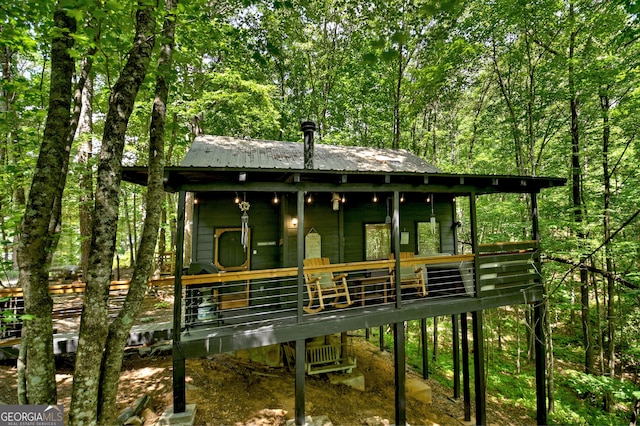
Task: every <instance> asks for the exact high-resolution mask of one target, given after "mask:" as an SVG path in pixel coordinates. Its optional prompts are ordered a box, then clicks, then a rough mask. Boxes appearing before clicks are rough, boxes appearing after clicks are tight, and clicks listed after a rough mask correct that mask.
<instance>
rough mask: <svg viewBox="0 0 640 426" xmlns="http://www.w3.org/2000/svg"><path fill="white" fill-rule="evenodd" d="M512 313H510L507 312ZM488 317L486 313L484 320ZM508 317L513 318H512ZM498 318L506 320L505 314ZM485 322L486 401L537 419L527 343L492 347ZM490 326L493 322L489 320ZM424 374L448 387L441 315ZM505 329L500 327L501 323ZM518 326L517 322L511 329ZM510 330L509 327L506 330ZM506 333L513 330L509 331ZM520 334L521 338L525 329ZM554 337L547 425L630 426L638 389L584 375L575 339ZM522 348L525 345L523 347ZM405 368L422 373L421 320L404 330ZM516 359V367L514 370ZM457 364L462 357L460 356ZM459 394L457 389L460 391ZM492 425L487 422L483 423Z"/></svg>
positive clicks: (446, 332) (447, 325)
mask: <svg viewBox="0 0 640 426" xmlns="http://www.w3.org/2000/svg"><path fill="white" fill-rule="evenodd" d="M508 315H513V312H510V313H508ZM486 317H487V316H486V315H485V318H486ZM511 319H513V318H511ZM500 320H502V321H504V323H508V321H506V317H505V312H502V313H501V315H500ZM488 322H489V321H487V320H486V319H485V325H484V327H485V330H484V332H485V333H484V334H485V346H484V355H485V375H486V382H487V391H486V392H487V393H486V395H487V402H488V403H490V404H492V405H496V406H497V407H498V409H499V408H500V407H503V408H504V409H505V410H507V409H509V410H513V409H514V407H515V408H517V409H519V410H522V411H523V412H525V413H526V415H527V417H529V418H532V419H535V418H536V383H535V363H534V360H533V359H531V360H528V359H527V349H526V342H523V340H525V339H522V340H518V339H508V338H501V341H500V345H498V344H497V340H496V338H495V332H494V330H492V329H487V323H488ZM491 323H492V325H493V326H494V327H495V323H496V320H495V318H493V319H492V321H491ZM428 324H429V326H428V331H427V345H428V365H429V371H428V376H429V378H431V379H434V380H436V381H438V382H439V383H441V384H442V385H443V386H445V387H449V388H450V389H453V383H454V374H455V373H454V366H453V354H452V347H453V345H452V333H451V325H452V322H451V319H450V318H446V317H441V318H440V319H439V320H438V321H437V336H438V340H437V345H436V346H435V350H436V353H435V354H434V343H433V319H429V320H428ZM503 325H504V324H503ZM515 326H516V327H517V324H516V325H515ZM509 328H511V327H509ZM509 332H510V333H512V332H513V330H509ZM521 332H522V336H524V335H525V332H524V331H521ZM384 339H385V347H386V348H387V349H388V350H390V351H392V350H393V334H392V333H391V331H390V330H387V332H386V333H385V336H384ZM553 339H554V348H556V349H555V350H554V355H555V356H554V358H555V363H554V374H553V378H554V390H553V397H554V407H553V411H552V412H550V413H549V414H548V416H547V417H548V422H549V424H558V425H595V424H597V425H621V424H629V421H630V418H631V415H632V413H631V410H632V407H633V405H634V403H635V401H636V400H637V399H640V388H638V387H637V386H634V385H633V384H632V383H631V382H630V381H626V382H623V381H620V380H617V379H615V380H612V379H610V378H608V377H604V376H594V375H588V374H584V373H583V372H581V371H580V368H582V364H581V359H580V356H583V355H582V354H583V351H582V348H581V346H580V344H579V341H577V339H576V337H575V335H571V336H567V335H561V334H556V335H554V336H553ZM378 341H379V337H378V330H377V329H375V330H374V331H373V334H372V336H371V342H374V343H376V344H377V342H378ZM469 346H470V352H472V349H471V348H472V338H471V321H469ZM523 346H524V347H523ZM405 351H406V357H407V364H408V366H409V367H410V368H412V369H413V370H414V371H417V372H420V373H422V368H423V363H422V343H421V337H420V321H411V322H409V323H408V324H407V328H406V346H405ZM518 359H519V361H520V362H519V363H520V368H518V362H517V360H518ZM460 360H461V363H462V354H460ZM469 363H470V365H469V370H470V373H469V374H470V383H471V384H470V388H471V389H470V391H471V399H472V401H474V398H475V397H474V385H473V380H474V368H473V353H471V354H470V357H469ZM462 383H463V380H462V364H461V366H460V386H462ZM607 393H610V394H611V395H612V396H613V398H614V401H615V405H614V409H613V410H612V412H611V413H607V412H606V411H604V403H603V401H604V398H605V395H606V394H607ZM461 394H462V391H461ZM488 421H489V422H491V418H489V419H488Z"/></svg>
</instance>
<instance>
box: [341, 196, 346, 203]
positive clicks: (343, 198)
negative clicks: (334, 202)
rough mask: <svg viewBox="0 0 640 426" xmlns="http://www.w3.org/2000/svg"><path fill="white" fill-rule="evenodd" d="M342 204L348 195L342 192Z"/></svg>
mask: <svg viewBox="0 0 640 426" xmlns="http://www.w3.org/2000/svg"><path fill="white" fill-rule="evenodd" d="M341 201H342V204H344V203H346V202H347V196H346V195H345V194H342V200H341Z"/></svg>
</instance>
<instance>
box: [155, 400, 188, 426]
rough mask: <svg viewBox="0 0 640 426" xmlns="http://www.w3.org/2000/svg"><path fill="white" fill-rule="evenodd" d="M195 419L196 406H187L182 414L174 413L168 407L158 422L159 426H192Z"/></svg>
mask: <svg viewBox="0 0 640 426" xmlns="http://www.w3.org/2000/svg"><path fill="white" fill-rule="evenodd" d="M195 419H196V404H187V407H186V409H185V410H184V412H183V413H174V412H173V406H171V407H169V408H168V409H167V410H166V411H165V412H164V413H163V414H162V416H161V417H160V419H159V420H158V425H161V426H169V425H170V426H193V424H194V422H195Z"/></svg>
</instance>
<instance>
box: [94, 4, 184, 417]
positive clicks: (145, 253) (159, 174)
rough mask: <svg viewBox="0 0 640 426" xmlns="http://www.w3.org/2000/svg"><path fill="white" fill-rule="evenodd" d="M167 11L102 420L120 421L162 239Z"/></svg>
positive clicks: (170, 24)
mask: <svg viewBox="0 0 640 426" xmlns="http://www.w3.org/2000/svg"><path fill="white" fill-rule="evenodd" d="M166 7H167V15H166V17H165V20H164V24H163V29H162V41H163V44H162V47H161V49H160V57H159V58H158V73H157V78H156V93H155V99H154V101H153V110H152V113H151V128H150V132H149V133H150V137H149V177H148V181H147V195H146V206H147V208H146V211H147V215H146V217H145V219H144V224H143V228H142V238H141V241H140V247H139V249H138V253H137V261H136V265H135V268H134V270H133V277H132V279H131V286H130V287H129V293H128V294H127V298H126V300H125V302H124V305H123V306H122V308H121V309H120V312H119V313H118V317H117V318H116V319H115V321H114V322H113V323H111V325H110V326H109V335H108V338H107V345H106V348H105V352H104V358H103V361H102V376H101V377H100V392H101V395H100V399H99V405H98V423H99V424H105V425H106V424H114V423H115V421H116V397H117V393H118V379H119V378H120V369H121V368H122V357H123V355H124V347H125V344H126V341H127V337H128V336H129V331H130V330H131V326H132V325H133V321H134V320H135V319H136V317H137V316H138V312H139V311H140V307H141V306H142V301H143V299H144V296H145V293H146V291H147V283H148V280H149V276H150V275H151V272H152V267H153V256H154V253H155V248H156V242H157V240H158V228H159V226H160V218H161V215H162V204H163V203H162V202H163V199H164V185H163V177H164V130H165V122H166V109H167V99H168V97H169V79H170V75H171V56H172V51H173V44H174V32H175V25H176V21H175V19H176V16H175V11H176V10H177V0H166Z"/></svg>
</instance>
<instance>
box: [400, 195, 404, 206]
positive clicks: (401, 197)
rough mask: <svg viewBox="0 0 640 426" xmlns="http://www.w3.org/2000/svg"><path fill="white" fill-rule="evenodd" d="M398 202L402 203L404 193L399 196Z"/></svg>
mask: <svg viewBox="0 0 640 426" xmlns="http://www.w3.org/2000/svg"><path fill="white" fill-rule="evenodd" d="M400 202H401V203H404V192H403V193H402V194H400Z"/></svg>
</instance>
